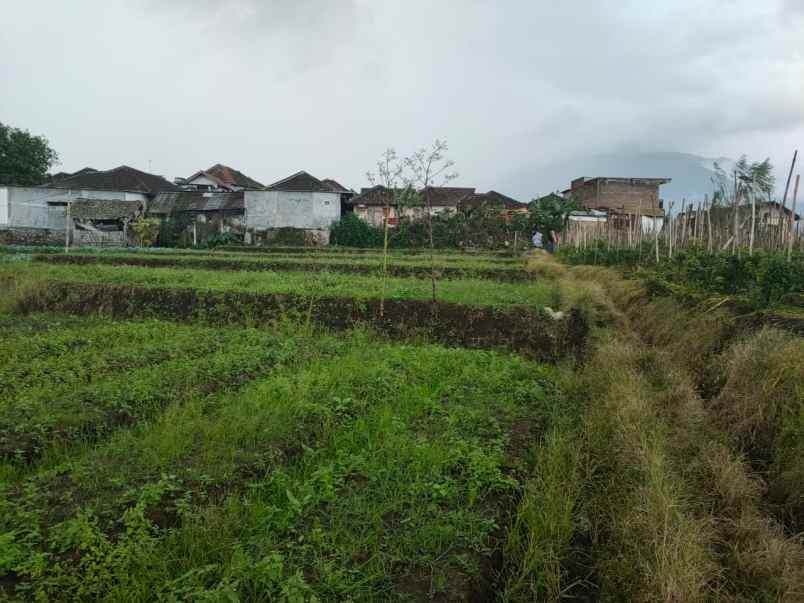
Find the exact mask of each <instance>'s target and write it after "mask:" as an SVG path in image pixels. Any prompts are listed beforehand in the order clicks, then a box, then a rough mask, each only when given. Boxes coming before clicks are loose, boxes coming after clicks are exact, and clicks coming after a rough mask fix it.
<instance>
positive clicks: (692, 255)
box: [561, 242, 804, 309]
mask: <svg viewBox="0 0 804 603" xmlns="http://www.w3.org/2000/svg"><path fill="white" fill-rule="evenodd" d="M561 255H562V257H563V258H564V259H566V260H567V261H568V262H570V263H574V264H598V265H604V266H621V267H627V268H629V269H633V268H638V271H637V272H636V274H637V276H641V277H642V278H644V279H645V280H646V281H647V284H648V286H649V288H650V289H651V291H653V292H654V293H658V294H667V293H674V294H678V295H684V294H685V293H687V292H688V293H691V294H694V293H696V292H697V293H698V294H699V296H700V295H701V294H703V295H710V296H711V295H727V296H732V297H735V298H737V299H739V300H742V301H744V302H745V303H746V304H748V305H750V306H751V307H752V308H755V309H762V308H768V307H772V306H778V305H780V304H784V303H793V304H795V303H798V304H800V303H801V295H802V293H804V256H802V255H801V254H799V253H796V254H794V255H793V257H792V258H791V261H789V262H788V261H787V256H786V254H785V253H781V252H767V251H764V250H756V251H755V252H754V254H753V255H749V254H748V250H742V253H740V254H739V255H733V254H732V253H730V252H713V253H712V252H708V251H707V250H706V249H698V248H694V247H693V248H688V249H682V250H680V251H677V252H675V253H674V254H673V257H672V258H669V259H668V258H667V257H666V256H663V257H662V261H661V262H660V263H659V264H656V263H655V256H654V255H653V250H652V248H651V247H650V245H647V244H646V246H644V248H642V249H612V250H608V249H607V248H606V246H605V242H601V243H599V244H597V245H592V246H590V247H587V248H584V249H581V248H567V249H563V250H562V251H561Z"/></svg>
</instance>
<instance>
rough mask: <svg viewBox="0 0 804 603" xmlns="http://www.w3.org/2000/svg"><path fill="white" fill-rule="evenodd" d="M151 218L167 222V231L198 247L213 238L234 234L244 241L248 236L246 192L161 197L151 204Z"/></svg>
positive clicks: (161, 195)
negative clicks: (219, 235) (245, 235)
mask: <svg viewBox="0 0 804 603" xmlns="http://www.w3.org/2000/svg"><path fill="white" fill-rule="evenodd" d="M148 215H149V216H151V217H155V218H159V219H161V220H162V221H163V222H166V223H167V225H168V226H169V228H167V229H166V230H167V231H170V232H172V233H173V235H172V236H173V238H174V239H177V240H178V241H177V240H173V241H163V242H162V243H163V244H173V243H176V242H183V243H187V244H190V243H192V244H194V245H195V244H199V243H204V242H206V241H207V240H208V239H209V237H210V236H212V235H214V234H221V233H232V234H233V235H235V236H237V238H239V239H242V238H243V236H244V233H245V192H244V191H236V192H207V191H201V190H189V191H176V192H166V193H160V194H158V195H157V196H156V198H155V199H154V200H153V201H152V202H151V203H150V205H149V207H148Z"/></svg>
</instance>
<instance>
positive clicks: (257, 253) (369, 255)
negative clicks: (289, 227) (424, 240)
mask: <svg viewBox="0 0 804 603" xmlns="http://www.w3.org/2000/svg"><path fill="white" fill-rule="evenodd" d="M64 253H65V251H64V247H49V246H40V245H36V246H32V245H0V255H30V254H48V255H60V254H64ZM69 253H71V254H80V255H98V254H102V255H130V254H137V255H147V256H152V255H156V256H182V257H218V256H226V257H230V256H232V257H240V258H243V259H247V258H250V259H252V260H254V259H256V258H277V259H279V258H282V259H287V260H291V259H292V260H294V261H299V262H301V261H338V262H341V261H342V262H351V261H357V262H361V263H362V262H382V259H383V252H382V250H381V249H351V248H342V247H320V248H319V247H313V248H305V247H240V246H233V247H215V248H213V249H189V248H176V247H122V248H93V247H72V248H70V251H69ZM388 258H389V260H390V261H391V262H393V263H396V264H405V265H406V264H413V265H425V266H429V265H430V256H429V252H421V251H420V252H416V253H410V252H406V251H404V250H393V249H391V250H389V251H388ZM434 259H435V263H436V265H464V264H470V265H473V266H477V267H498V266H510V265H511V264H521V263H522V259H521V257H520V256H519V255H518V254H517V255H514V254H510V253H508V254H496V253H468V252H454V251H450V250H444V249H439V250H436V251H435V254H434Z"/></svg>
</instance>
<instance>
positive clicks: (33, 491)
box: [0, 333, 560, 601]
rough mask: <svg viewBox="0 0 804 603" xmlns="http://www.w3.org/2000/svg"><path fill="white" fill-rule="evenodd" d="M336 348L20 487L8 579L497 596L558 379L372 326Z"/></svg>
mask: <svg viewBox="0 0 804 603" xmlns="http://www.w3.org/2000/svg"><path fill="white" fill-rule="evenodd" d="M289 339H294V338H293V337H291V338H289ZM285 345H286V347H287V345H288V344H285ZM320 346H321V348H322V349H330V350H332V351H333V354H332V355H327V354H320V355H319V354H316V353H313V354H311V355H309V356H306V357H305V360H304V362H302V363H295V364H293V365H292V366H286V367H278V368H277V369H276V370H275V371H274V372H272V373H271V374H269V375H268V376H266V377H263V378H261V379H258V380H257V381H255V382H254V383H252V384H250V385H248V386H246V387H245V388H243V389H242V390H240V391H238V392H228V393H227V392H222V393H218V394H216V395H213V396H211V397H210V396H203V395H199V394H198V393H196V394H195V395H192V396H190V397H189V398H188V399H187V400H186V401H185V402H184V403H183V404H178V405H176V404H174V405H171V406H169V407H167V409H166V410H165V411H164V412H162V413H159V414H157V415H155V416H154V417H152V418H151V419H149V420H147V421H145V422H141V423H138V424H135V425H131V426H129V427H127V428H125V429H121V430H118V431H117V433H116V434H114V435H113V436H112V437H111V438H110V439H108V440H107V441H105V442H103V443H101V444H99V445H98V446H97V447H92V448H88V449H86V450H84V451H83V452H82V453H81V454H77V455H75V456H74V457H73V458H72V459H71V460H69V461H65V462H62V463H59V464H57V465H54V464H50V465H48V466H43V467H42V468H41V470H39V471H38V472H37V473H36V474H34V475H29V476H28V477H26V476H25V475H20V476H19V477H17V478H14V479H9V480H8V481H7V482H6V484H5V489H4V495H3V499H2V503H0V506H2V511H3V512H2V513H0V517H2V519H0V525H2V533H0V540H2V542H5V543H7V544H8V546H7V547H6V548H5V551H4V555H3V556H2V558H0V574H2V573H3V572H5V573H6V574H7V575H9V576H13V577H14V579H15V580H17V581H18V583H17V585H16V586H17V594H18V596H22V597H26V598H33V597H34V596H38V597H41V598H48V599H51V600H76V599H104V600H128V601H136V600H152V599H154V598H163V599H173V600H175V599H185V600H223V599H229V600H233V599H238V600H253V601H275V600H313V598H315V599H317V600H322V601H325V600H347V599H352V600H421V599H425V598H431V597H435V598H438V597H452V598H456V599H466V598H471V597H481V598H482V597H487V596H492V594H493V592H494V591H493V590H489V588H493V584H494V580H495V577H496V573H495V568H494V557H495V555H494V551H495V549H496V548H498V547H499V546H500V540H501V539H502V538H504V534H505V529H504V528H505V523H506V514H507V510H509V509H513V507H514V506H515V505H516V501H517V500H518V499H519V497H520V493H521V490H522V487H523V484H522V482H521V480H520V478H519V477H518V476H522V475H529V474H530V473H531V471H533V467H534V465H533V458H534V456H533V454H531V452H530V451H531V450H532V448H533V447H535V446H537V445H538V443H539V441H540V438H541V435H542V434H543V433H544V431H545V430H547V429H549V428H550V418H551V408H553V407H554V405H555V404H556V403H557V397H558V396H559V395H560V394H559V392H558V391H557V389H556V388H555V386H554V385H553V380H552V372H551V371H549V370H547V369H545V368H543V367H541V366H540V365H537V364H534V363H531V362H528V361H526V360H523V359H521V358H518V357H514V356H507V355H502V354H497V353H492V352H478V351H467V350H450V349H445V348H441V347H438V346H418V347H417V346H406V345H391V344H387V343H383V342H380V341H376V340H373V339H371V338H370V337H368V336H367V335H365V334H361V333H356V334H353V335H349V336H341V337H337V338H334V337H329V336H325V337H323V338H321V340H320ZM290 347H293V346H290ZM523 436H524V437H523Z"/></svg>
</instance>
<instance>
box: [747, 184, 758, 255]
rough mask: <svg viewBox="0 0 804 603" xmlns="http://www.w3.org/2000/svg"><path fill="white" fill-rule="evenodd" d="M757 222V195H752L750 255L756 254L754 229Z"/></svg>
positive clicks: (749, 236)
mask: <svg viewBox="0 0 804 603" xmlns="http://www.w3.org/2000/svg"><path fill="white" fill-rule="evenodd" d="M756 223H757V196H756V195H751V233H750V234H749V235H748V255H749V256H753V255H754V231H755V229H756Z"/></svg>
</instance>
